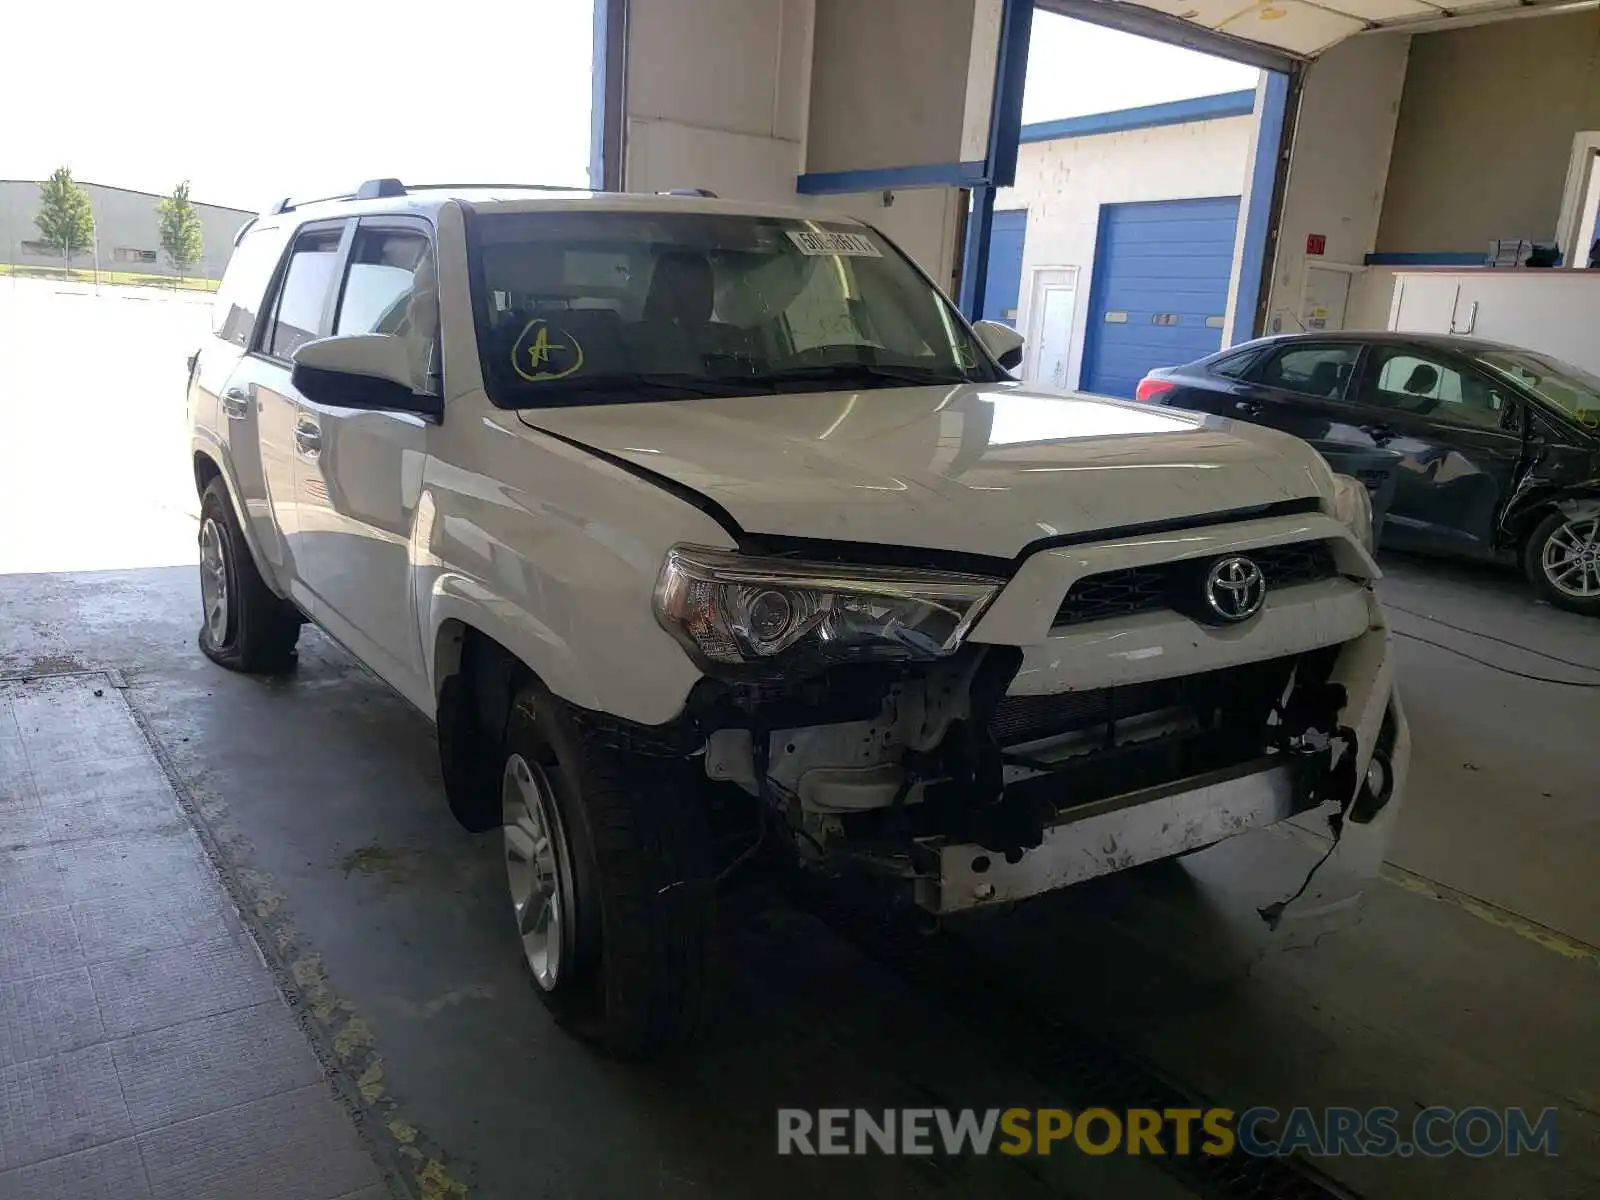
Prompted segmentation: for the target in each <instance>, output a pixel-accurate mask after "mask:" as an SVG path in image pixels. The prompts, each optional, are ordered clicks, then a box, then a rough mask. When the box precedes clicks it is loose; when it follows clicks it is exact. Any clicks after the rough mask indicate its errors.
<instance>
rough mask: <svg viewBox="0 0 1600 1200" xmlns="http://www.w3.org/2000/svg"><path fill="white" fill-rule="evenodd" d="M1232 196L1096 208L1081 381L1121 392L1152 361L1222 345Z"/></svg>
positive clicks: (1086, 386)
mask: <svg viewBox="0 0 1600 1200" xmlns="http://www.w3.org/2000/svg"><path fill="white" fill-rule="evenodd" d="M1238 223H1239V198H1238V197H1237V196H1219V197H1216V198H1215V199H1208V200H1158V201H1153V202H1151V203H1148V204H1106V205H1102V206H1101V209H1100V235H1099V239H1098V241H1097V242H1096V244H1095V256H1094V259H1095V261H1094V281H1093V283H1092V284H1091V286H1090V293H1089V328H1088V335H1087V337H1086V338H1085V339H1084V349H1083V383H1082V386H1083V390H1084V391H1087V392H1098V393H1100V394H1101V395H1103V396H1129V397H1131V396H1132V395H1133V389H1134V388H1135V387H1136V386H1137V385H1138V383H1139V380H1140V379H1142V378H1143V377H1144V374H1145V372H1146V371H1148V370H1150V369H1151V368H1152V367H1173V366H1177V365H1178V364H1179V363H1186V362H1190V361H1192V360H1194V359H1196V358H1200V357H1202V356H1204V355H1207V354H1210V353H1212V352H1213V351H1215V350H1220V349H1221V348H1222V317H1223V311H1224V310H1225V309H1226V308H1227V306H1228V279H1229V275H1230V273H1231V272H1232V269H1233V235H1234V230H1235V228H1236V227H1237V226H1238Z"/></svg>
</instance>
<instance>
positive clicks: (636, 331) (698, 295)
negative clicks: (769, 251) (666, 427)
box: [632, 251, 715, 375]
mask: <svg viewBox="0 0 1600 1200" xmlns="http://www.w3.org/2000/svg"><path fill="white" fill-rule="evenodd" d="M714 303H715V292H714V283H713V279H712V274H711V263H710V260H708V259H707V258H706V256H705V255H704V254H695V253H692V252H684V251H675V252H672V253H668V254H663V255H662V256H661V257H660V258H658V259H657V260H656V267H655V271H654V273H653V274H652V275H651V276H650V290H649V291H647V292H646V293H645V298H644V308H643V311H642V312H641V313H640V318H641V319H640V321H639V323H638V324H637V325H636V326H634V327H633V330H632V341H633V343H634V345H633V349H634V358H635V362H636V363H637V364H638V368H639V369H640V370H641V371H645V372H660V373H667V374H675V375H698V374H700V373H702V372H703V371H704V369H705V361H706V355H707V354H709V353H710V352H711V351H712V349H713V345H712V341H713V339H712V326H711V309H712V307H713V304H714Z"/></svg>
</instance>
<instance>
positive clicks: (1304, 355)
mask: <svg viewBox="0 0 1600 1200" xmlns="http://www.w3.org/2000/svg"><path fill="white" fill-rule="evenodd" d="M1361 353H1362V347H1361V344H1360V343H1358V342H1327V343H1316V342H1297V343H1294V344H1292V345H1290V346H1287V347H1285V348H1283V349H1281V350H1277V351H1275V352H1273V353H1272V354H1270V355H1269V356H1268V357H1267V358H1265V359H1263V360H1262V361H1261V362H1260V363H1258V364H1256V365H1255V366H1254V367H1253V368H1252V369H1251V370H1250V371H1249V372H1248V373H1247V375H1246V377H1245V379H1243V380H1242V381H1241V382H1240V384H1239V385H1238V387H1237V388H1236V389H1235V393H1234V397H1233V411H1232V412H1231V413H1223V414H1222V415H1224V416H1233V417H1237V418H1238V419H1239V420H1242V421H1251V422H1254V423H1255V424H1257V425H1267V426H1270V427H1271V428H1273V429H1281V430H1283V432H1285V433H1291V434H1293V435H1294V436H1295V437H1297V438H1301V439H1302V440H1304V441H1307V442H1310V443H1311V444H1312V445H1314V446H1319V447H1320V446H1331V447H1336V448H1341V449H1348V448H1354V449H1360V450H1370V449H1372V448H1373V446H1374V445H1375V443H1374V441H1373V438H1372V435H1371V433H1369V432H1368V431H1367V430H1366V429H1365V428H1364V426H1365V425H1367V424H1369V423H1370V414H1368V413H1366V412H1365V411H1364V410H1363V409H1362V408H1361V407H1360V406H1359V405H1356V404H1352V403H1350V401H1349V400H1348V399H1347V394H1348V393H1349V391H1350V390H1351V385H1352V381H1353V380H1354V378H1355V377H1356V373H1357V371H1358V370H1359V367H1360V363H1361Z"/></svg>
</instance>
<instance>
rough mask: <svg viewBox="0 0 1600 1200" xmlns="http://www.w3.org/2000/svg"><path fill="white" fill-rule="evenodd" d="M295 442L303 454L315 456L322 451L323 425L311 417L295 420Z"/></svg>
mask: <svg viewBox="0 0 1600 1200" xmlns="http://www.w3.org/2000/svg"><path fill="white" fill-rule="evenodd" d="M294 444H295V445H296V446H298V447H299V449H300V453H301V454H304V455H305V456H306V457H307V458H315V457H316V456H317V455H318V454H320V453H321V452H322V427H321V426H319V425H318V424H317V423H316V422H315V421H313V420H311V418H309V417H301V418H300V419H299V420H298V421H296V422H295V426H294Z"/></svg>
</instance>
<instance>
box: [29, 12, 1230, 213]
mask: <svg viewBox="0 0 1600 1200" xmlns="http://www.w3.org/2000/svg"><path fill="white" fill-rule="evenodd" d="M375 11H376V10H372V9H370V8H365V7H363V8H362V9H361V10H360V11H358V10H357V9H356V7H355V6H352V5H349V4H348V0H273V3H272V4H270V5H268V6H266V7H261V6H253V7H252V6H246V5H243V4H235V3H229V2H227V0H163V3H162V4H161V5H160V6H159V8H152V7H151V6H149V5H147V4H128V3H115V2H111V0H101V2H100V3H91V4H90V6H89V7H88V9H87V10H75V12H76V14H77V15H76V16H75V17H74V19H73V21H72V23H71V28H70V29H69V30H68V31H67V32H66V33H65V36H64V37H63V38H62V39H61V41H60V43H59V47H60V51H61V52H60V53H59V54H58V53H56V48H57V44H58V43H57V38H56V33H55V31H54V30H53V29H52V28H51V19H52V16H51V12H50V10H49V9H48V7H47V6H41V5H38V4H31V5H25V6H24V7H23V9H21V10H19V11H18V12H17V13H15V14H11V15H10V16H8V18H7V31H6V32H7V35H8V36H7V42H8V45H9V46H10V50H9V51H8V52H7V53H6V54H5V55H4V56H3V66H0V114H4V116H3V117H0V178H8V179H42V178H44V177H45V176H46V175H48V174H49V173H50V171H51V170H53V169H54V168H55V167H56V166H58V165H60V164H61V163H67V164H68V165H70V166H71V167H72V170H73V174H74V175H76V176H77V178H79V179H81V180H87V181H91V182H94V183H105V184H113V185H117V186H121V187H130V188H137V189H140V190H142V191H150V192H166V191H170V190H171V189H172V186H173V185H174V184H176V183H177V182H178V181H179V180H182V179H189V180H191V181H192V183H193V188H194V191H193V194H194V196H195V198H196V199H198V200H206V201H209V202H211V203H214V204H227V205H232V206H235V207H238V208H247V209H252V210H254V209H259V208H261V207H262V206H263V205H265V204H267V203H269V202H270V201H271V200H273V199H275V198H277V197H278V196H280V195H283V194H285V193H288V192H292V193H294V194H296V195H300V196H308V195H320V194H328V193H332V192H338V191H342V190H346V189H348V188H349V187H351V186H353V184H354V183H357V182H359V181H360V180H362V179H369V178H374V177H377V176H383V175H396V176H399V177H400V178H402V179H412V180H430V181H434V182H452V183H455V182H490V183H509V182H541V183H566V184H583V183H586V182H587V180H588V162H589V89H590V74H589V67H590V57H591V39H592V24H591V16H590V13H591V8H590V0H468V2H466V3H462V4H460V5H458V6H456V7H454V8H452V7H450V6H446V7H445V8H443V9H439V8H432V9H429V8H421V9H415V10H403V11H402V10H389V11H392V12H394V13H395V14H396V15H397V16H398V17H399V19H378V18H377V17H376V16H375ZM456 12H460V13H462V14H466V16H465V19H458V20H452V19H451V17H452V15H453V14H454V13H456ZM406 14H409V15H406ZM1030 64H1031V69H1030V71H1029V74H1028V89H1027V96H1026V99H1025V101H1024V106H1023V119H1024V120H1025V121H1041V120H1047V119H1050V118H1053V117H1066V116H1078V115H1081V114H1084V113H1092V112H1105V111H1109V110H1111V109H1117V108H1127V107H1131V106H1134V105H1140V104H1154V103H1158V102H1160V101H1163V100H1175V99H1180V98H1183V97H1187V96H1201V95H1207V94H1209V93H1212V92H1226V91H1234V90H1237V89H1240V88H1247V87H1253V86H1254V85H1255V77H1256V72H1255V71H1254V70H1253V69H1252V68H1248V67H1241V66H1238V65H1236V64H1233V63H1226V62H1222V61H1220V60H1217V59H1210V58H1206V57H1205V56H1203V55H1199V54H1195V53H1193V52H1191V51H1187V50H1179V49H1176V48H1173V47H1170V46H1163V45H1159V44H1156V43H1153V42H1147V41H1144V40H1142V39H1139V38H1134V37H1130V36H1128V35H1126V34H1120V33H1115V32H1113V31H1111V30H1107V29H1102V28H1099V27H1096V26H1093V25H1085V24H1083V23H1081V22H1077V21H1070V20H1068V19H1066V18H1064V17H1057V16H1054V15H1052V14H1047V13H1039V14H1038V15H1037V16H1036V17H1035V20H1034V41H1033V51H1032V56H1031V59H1030Z"/></svg>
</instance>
